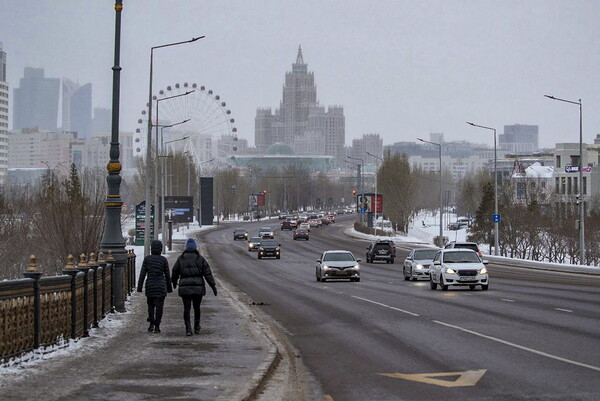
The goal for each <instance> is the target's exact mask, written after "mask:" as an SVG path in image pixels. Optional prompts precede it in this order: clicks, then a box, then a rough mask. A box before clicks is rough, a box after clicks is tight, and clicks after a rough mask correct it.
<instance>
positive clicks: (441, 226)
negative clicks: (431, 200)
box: [417, 138, 444, 248]
mask: <svg viewBox="0 0 600 401" xmlns="http://www.w3.org/2000/svg"><path fill="white" fill-rule="evenodd" d="M417 139H418V140H419V141H421V142H425V143H429V144H431V145H435V146H437V147H438V148H439V152H440V236H439V239H438V244H439V247H440V248H443V247H444V220H443V215H444V200H443V195H442V144H441V143H436V142H430V141H426V140H424V139H421V138H417Z"/></svg>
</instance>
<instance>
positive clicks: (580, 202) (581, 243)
mask: <svg viewBox="0 0 600 401" xmlns="http://www.w3.org/2000/svg"><path fill="white" fill-rule="evenodd" d="M544 96H545V97H547V98H548V99H552V100H558V101H559V102H565V103H570V104H576V105H578V106H579V194H578V199H577V202H578V206H579V224H578V228H579V259H580V264H582V265H585V264H586V263H585V225H584V220H585V204H584V202H583V192H584V186H583V106H582V104H581V99H579V101H577V102H575V101H573V100H567V99H561V98H558V97H554V96H551V95H544Z"/></svg>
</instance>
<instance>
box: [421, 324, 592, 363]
mask: <svg viewBox="0 0 600 401" xmlns="http://www.w3.org/2000/svg"><path fill="white" fill-rule="evenodd" d="M433 322H434V323H437V324H441V325H442V326H446V327H450V328H453V329H457V330H460V331H464V332H465V333H469V334H473V335H475V336H478V337H482V338H486V339H488V340H492V341H496V342H499V343H501V344H504V345H509V346H511V347H514V348H518V349H522V350H524V351H527V352H531V353H533V354H537V355H541V356H545V357H546V358H550V359H555V360H557V361H561V362H566V363H570V364H571V365H576V366H581V367H583V368H588V369H591V370H595V371H597V372H600V367H598V366H593V365H588V364H586V363H582V362H577V361H573V360H571V359H566V358H561V357H560V356H556V355H552V354H548V353H546V352H543V351H538V350H536V349H533V348H529V347H525V346H523V345H519V344H515V343H511V342H510V341H506V340H502V339H500V338H496V337H492V336H488V335H486V334H482V333H478V332H476V331H473V330H469V329H465V328H463V327H460V326H455V325H452V324H448V323H444V322H440V321H438V320H433Z"/></svg>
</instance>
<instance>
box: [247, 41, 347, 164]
mask: <svg viewBox="0 0 600 401" xmlns="http://www.w3.org/2000/svg"><path fill="white" fill-rule="evenodd" d="M254 138H255V144H256V148H257V151H258V153H259V154H264V153H265V152H266V150H267V149H268V148H269V146H271V145H272V144H274V143H277V142H282V143H285V144H288V145H290V146H292V147H293V148H294V150H295V152H296V153H298V154H306V152H311V153H312V151H314V150H316V149H314V146H309V144H317V143H324V145H323V149H321V151H320V152H319V153H318V154H325V155H329V156H334V157H335V160H336V162H338V163H341V162H342V160H343V157H344V142H345V119H344V109H343V107H341V106H332V107H329V108H328V109H327V110H326V109H325V107H322V106H320V105H319V102H318V101H317V87H316V85H315V77H314V74H313V73H312V72H309V71H308V64H306V63H305V62H304V57H303V55H302V48H301V47H298V55H297V56H296V62H295V63H293V64H292V71H291V72H290V71H288V72H286V74H285V83H284V86H283V97H282V100H281V103H280V105H279V109H277V110H275V113H272V112H271V109H269V108H260V109H258V110H257V112H256V120H255V133H254ZM313 154H314V153H313Z"/></svg>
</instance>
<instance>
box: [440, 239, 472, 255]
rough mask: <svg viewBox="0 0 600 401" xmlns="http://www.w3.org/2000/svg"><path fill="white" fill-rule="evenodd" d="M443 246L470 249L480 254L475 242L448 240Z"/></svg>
mask: <svg viewBox="0 0 600 401" xmlns="http://www.w3.org/2000/svg"><path fill="white" fill-rule="evenodd" d="M444 248H446V249H456V248H462V249H470V250H472V251H475V252H477V254H478V255H479V256H481V251H480V250H479V247H478V246H477V243H476V242H465V241H450V242H449V243H448V245H446V246H445V247H444Z"/></svg>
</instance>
